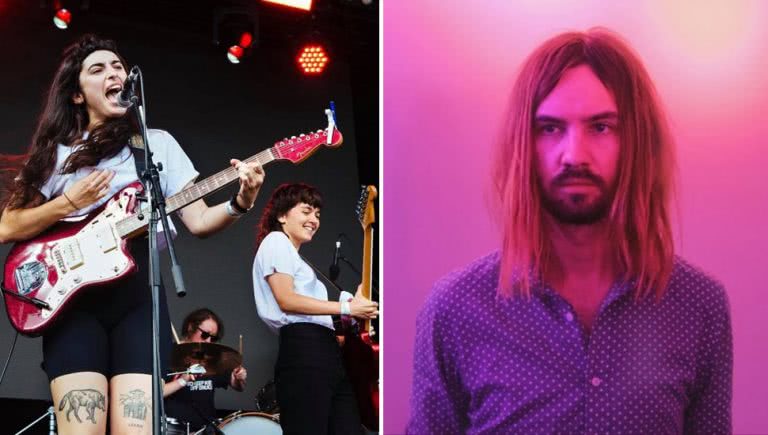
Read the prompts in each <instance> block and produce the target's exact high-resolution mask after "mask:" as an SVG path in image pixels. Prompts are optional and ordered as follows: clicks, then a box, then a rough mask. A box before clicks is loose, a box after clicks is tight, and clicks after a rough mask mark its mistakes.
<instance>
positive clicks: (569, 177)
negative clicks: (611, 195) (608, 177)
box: [552, 166, 605, 188]
mask: <svg viewBox="0 0 768 435" xmlns="http://www.w3.org/2000/svg"><path fill="white" fill-rule="evenodd" d="M584 180H589V181H591V182H592V183H594V184H595V185H597V186H598V187H600V188H604V187H605V181H603V179H602V178H601V177H600V176H598V175H597V174H595V173H593V172H592V171H590V170H589V169H587V168H586V167H578V166H566V167H565V168H564V169H563V170H562V172H560V173H559V174H557V176H555V178H554V179H552V185H553V186H562V185H565V184H566V183H568V182H570V181H584Z"/></svg>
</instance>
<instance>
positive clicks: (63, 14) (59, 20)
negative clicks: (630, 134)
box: [53, 8, 72, 30]
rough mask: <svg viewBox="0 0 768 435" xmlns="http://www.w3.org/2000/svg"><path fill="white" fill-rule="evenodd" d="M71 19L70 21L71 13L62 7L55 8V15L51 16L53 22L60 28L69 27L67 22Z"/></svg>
mask: <svg viewBox="0 0 768 435" xmlns="http://www.w3.org/2000/svg"><path fill="white" fill-rule="evenodd" d="M71 21H72V13H71V12H69V11H68V10H67V9H64V8H60V9H58V10H56V15H54V16H53V24H54V25H55V26H56V27H58V28H59V29H62V30H64V29H66V28H67V27H69V23H70V22H71Z"/></svg>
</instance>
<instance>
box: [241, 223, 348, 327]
mask: <svg viewBox="0 0 768 435" xmlns="http://www.w3.org/2000/svg"><path fill="white" fill-rule="evenodd" d="M276 272H279V273H284V274H286V275H291V276H292V277H293V286H294V289H293V290H294V291H295V292H296V293H298V294H300V295H303V296H308V297H311V298H315V299H319V300H322V301H327V300H328V290H327V289H326V288H325V285H323V283H322V282H320V280H318V279H317V275H315V272H314V271H313V270H312V268H311V267H310V266H309V265H308V264H307V263H306V262H304V260H302V258H301V256H300V255H299V252H298V251H297V250H296V247H294V246H293V244H292V243H291V241H290V240H289V239H288V236H287V235H285V233H283V232H280V231H273V232H271V233H269V234H268V235H267V237H265V238H264V240H263V241H262V242H261V245H259V250H258V252H256V257H255V258H254V259H253V296H254V298H255V299H256V310H257V311H258V313H259V317H261V320H263V321H264V323H266V324H267V326H269V328H270V329H271V330H272V331H273V332H277V330H278V329H280V327H282V326H285V325H289V324H291V323H298V322H309V323H316V324H318V325H321V326H325V327H326V328H329V329H334V328H333V320H332V319H331V316H329V315H309V314H293V313H284V312H283V311H282V310H281V309H280V306H279V305H277V301H276V300H275V295H274V293H272V288H271V287H270V286H269V284H268V283H267V277H268V276H269V275H272V274H273V273H276Z"/></svg>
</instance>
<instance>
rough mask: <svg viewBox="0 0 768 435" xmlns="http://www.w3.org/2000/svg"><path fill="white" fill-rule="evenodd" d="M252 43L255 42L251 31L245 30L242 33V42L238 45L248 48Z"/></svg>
mask: <svg viewBox="0 0 768 435" xmlns="http://www.w3.org/2000/svg"><path fill="white" fill-rule="evenodd" d="M251 43H253V35H252V34H251V32H243V34H242V35H240V43H239V44H237V45H239V46H241V47H243V48H248V47H250V46H251Z"/></svg>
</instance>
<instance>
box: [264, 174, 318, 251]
mask: <svg viewBox="0 0 768 435" xmlns="http://www.w3.org/2000/svg"><path fill="white" fill-rule="evenodd" d="M302 202H303V203H305V204H309V205H311V206H312V207H314V208H323V196H322V195H321V194H320V191H319V190H317V188H316V187H314V186H310V185H309V184H304V183H291V184H281V185H280V186H278V187H277V189H275V191H274V192H272V196H271V197H270V198H269V201H267V205H266V206H264V211H263V212H262V214H261V219H260V220H259V224H258V226H257V229H258V232H257V235H256V249H259V245H261V241H262V240H264V237H267V234H269V233H271V232H272V231H282V230H283V227H282V225H281V224H280V222H279V221H278V220H277V219H278V218H279V217H280V216H283V215H284V214H286V213H288V212H289V211H290V210H291V209H292V208H293V207H295V206H296V204H299V203H302Z"/></svg>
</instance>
